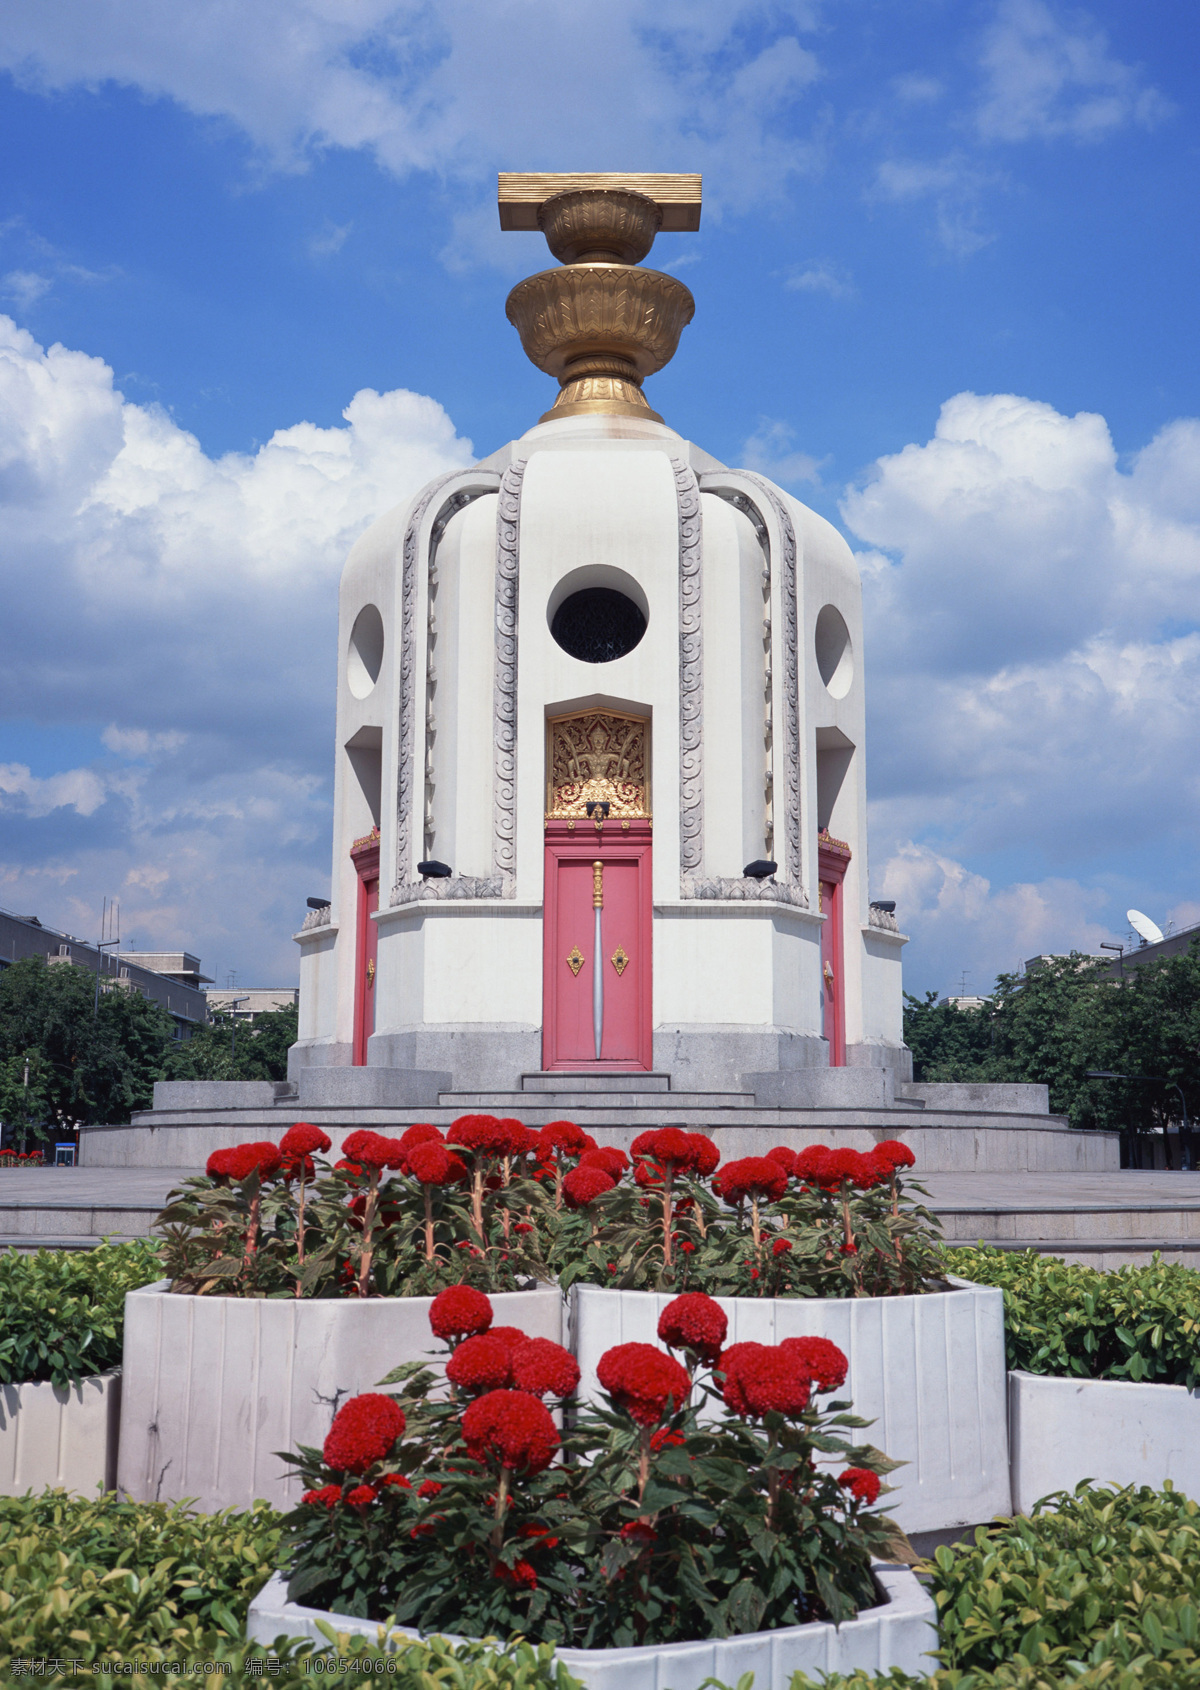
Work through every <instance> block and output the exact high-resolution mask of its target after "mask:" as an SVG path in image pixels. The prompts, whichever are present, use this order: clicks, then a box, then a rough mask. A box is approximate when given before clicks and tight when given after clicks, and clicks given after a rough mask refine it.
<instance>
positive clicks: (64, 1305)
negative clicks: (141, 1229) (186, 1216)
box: [0, 1239, 162, 1385]
mask: <svg viewBox="0 0 1200 1690" xmlns="http://www.w3.org/2000/svg"><path fill="white" fill-rule="evenodd" d="M161 1278H162V1268H161V1266H160V1264H159V1259H158V1249H157V1246H156V1245H154V1244H152V1243H151V1242H150V1240H149V1239H137V1240H136V1241H135V1242H133V1243H131V1244H102V1245H100V1247H99V1248H98V1249H96V1250H38V1251H36V1252H32V1251H31V1252H25V1251H22V1250H6V1251H4V1252H3V1253H2V1254H0V1384H3V1385H19V1384H22V1383H24V1382H25V1381H26V1380H33V1379H49V1380H52V1381H53V1383H54V1384H56V1385H73V1384H77V1383H78V1381H79V1380H80V1379H83V1378H86V1377H87V1375H88V1374H90V1373H106V1372H107V1371H108V1369H109V1368H110V1367H119V1366H120V1363H121V1343H122V1339H123V1336H124V1330H125V1293H126V1291H134V1290H136V1289H137V1287H138V1286H139V1285H149V1284H152V1283H153V1281H154V1280H156V1279H161Z"/></svg>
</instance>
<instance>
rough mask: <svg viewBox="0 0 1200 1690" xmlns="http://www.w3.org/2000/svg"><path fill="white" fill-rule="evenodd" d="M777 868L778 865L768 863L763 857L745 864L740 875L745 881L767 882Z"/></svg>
mask: <svg viewBox="0 0 1200 1690" xmlns="http://www.w3.org/2000/svg"><path fill="white" fill-rule="evenodd" d="M778 867H779V864H778V863H770V862H768V861H767V859H766V858H765V857H756V858H755V859H754V861H753V862H752V863H747V864H746V866H745V868H744V869H743V870H742V873H743V875H744V876H745V877H746V879H747V880H769V879H770V878H771V876H772V875H773V874H774V873H775V870H776V869H777V868H778Z"/></svg>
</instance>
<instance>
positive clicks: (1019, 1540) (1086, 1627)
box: [792, 1485, 1200, 1690]
mask: <svg viewBox="0 0 1200 1690" xmlns="http://www.w3.org/2000/svg"><path fill="white" fill-rule="evenodd" d="M932 1573H933V1581H932V1588H933V1595H934V1599H935V1601H936V1602H937V1606H938V1611H939V1614H940V1621H941V1647H940V1649H938V1651H937V1658H938V1660H939V1661H940V1662H941V1663H942V1666H941V1670H939V1671H936V1672H935V1673H934V1674H933V1676H932V1679H917V1678H910V1677H909V1676H907V1675H906V1674H904V1673H900V1672H893V1673H886V1674H881V1675H872V1674H868V1673H852V1674H849V1675H848V1676H842V1675H840V1674H837V1675H834V1676H833V1677H832V1678H828V1679H826V1680H825V1681H824V1685H823V1690H885V1687H887V1690H908V1687H913V1686H918V1685H926V1686H931V1690H1052V1687H1054V1686H1059V1685H1064V1686H1065V1685H1070V1687H1071V1690H1197V1687H1198V1686H1200V1652H1198V1651H1200V1618H1198V1615H1197V1596H1196V1592H1197V1589H1198V1588H1200V1507H1198V1506H1197V1504H1196V1503H1195V1502H1192V1501H1190V1500H1189V1499H1188V1498H1187V1497H1185V1496H1182V1495H1180V1494H1179V1493H1178V1492H1176V1491H1173V1490H1172V1489H1171V1488H1170V1487H1169V1486H1168V1487H1167V1488H1166V1489H1165V1490H1162V1491H1152V1490H1149V1489H1147V1488H1143V1489H1141V1490H1135V1489H1133V1488H1132V1487H1130V1488H1128V1489H1125V1490H1113V1489H1110V1488H1095V1489H1094V1488H1091V1487H1088V1486H1085V1485H1081V1486H1079V1488H1078V1489H1077V1490H1076V1491H1075V1492H1074V1493H1066V1492H1063V1493H1062V1494H1060V1495H1058V1496H1053V1497H1046V1498H1045V1499H1044V1500H1043V1501H1042V1502H1041V1503H1039V1504H1038V1507H1037V1509H1036V1510H1035V1512H1034V1514H1033V1516H1032V1518H1030V1519H1016V1520H1006V1521H1004V1522H1003V1523H1002V1524H1001V1525H999V1526H995V1527H991V1528H988V1527H980V1528H979V1530H978V1531H977V1532H976V1534H975V1542H974V1544H973V1545H971V1546H962V1545H960V1546H959V1547H958V1549H957V1550H953V1549H949V1548H947V1547H945V1546H943V1547H942V1548H940V1549H939V1550H938V1551H937V1553H936V1555H935V1557H934V1560H933V1564H932ZM809 1683H810V1681H809V1680H808V1679H807V1678H805V1677H804V1675H803V1674H797V1675H796V1677H795V1678H794V1679H793V1681H792V1690H804V1687H806V1686H808V1685H809Z"/></svg>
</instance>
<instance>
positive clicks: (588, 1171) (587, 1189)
mask: <svg viewBox="0 0 1200 1690" xmlns="http://www.w3.org/2000/svg"><path fill="white" fill-rule="evenodd" d="M616 1183H617V1182H616V1181H615V1180H614V1179H613V1177H612V1175H611V1174H606V1173H605V1171H604V1169H603V1168H583V1167H579V1168H572V1169H571V1171H570V1173H569V1174H564V1175H563V1182H562V1194H563V1201H564V1202H565V1203H566V1205H567V1208H568V1209H586V1208H587V1206H588V1204H589V1203H594V1202H595V1201H596V1199H597V1197H603V1195H604V1193H605V1192H606V1191H612V1190H614V1189H615V1187H616Z"/></svg>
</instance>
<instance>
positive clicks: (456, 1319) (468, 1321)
mask: <svg viewBox="0 0 1200 1690" xmlns="http://www.w3.org/2000/svg"><path fill="white" fill-rule="evenodd" d="M429 1324H430V1326H431V1327H432V1328H433V1333H434V1336H435V1337H436V1338H444V1339H449V1338H471V1337H473V1336H474V1335H475V1333H476V1332H486V1331H487V1329H488V1327H489V1326H490V1325H491V1324H492V1305H491V1303H490V1302H489V1301H488V1299H487V1298H486V1297H485V1296H484V1294H483V1292H482V1291H476V1289H475V1287H474V1286H473V1285H448V1286H447V1287H446V1289H445V1290H444V1291H439V1292H438V1294H437V1296H436V1297H435V1298H434V1299H433V1302H432V1303H431V1304H430V1307H429Z"/></svg>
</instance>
